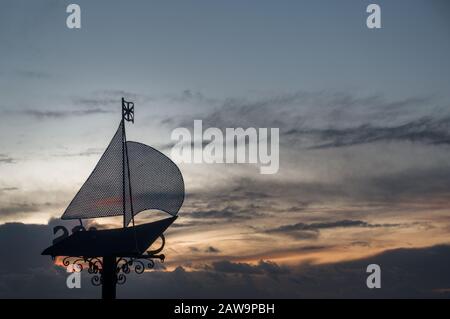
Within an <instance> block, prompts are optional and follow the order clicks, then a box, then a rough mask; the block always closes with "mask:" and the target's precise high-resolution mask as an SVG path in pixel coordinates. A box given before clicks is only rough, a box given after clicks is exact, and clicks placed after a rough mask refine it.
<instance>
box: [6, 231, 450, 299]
mask: <svg viewBox="0 0 450 319" xmlns="http://www.w3.org/2000/svg"><path fill="white" fill-rule="evenodd" d="M51 240H52V231H51V227H50V226H47V225H25V224H5V225H1V226H0V243H8V245H4V244H2V245H0V259H1V260H3V261H8V262H2V263H0V297H2V298H98V297H99V296H100V289H99V288H97V287H93V286H91V284H90V283H89V281H90V278H91V275H89V274H88V273H87V272H86V271H84V272H83V273H82V277H81V278H82V288H81V289H68V288H67V287H66V285H65V281H66V278H67V274H66V273H65V271H64V269H61V268H59V267H56V266H54V265H53V263H52V261H51V259H50V258H48V257H47V256H41V255H40V253H41V251H42V250H43V249H44V248H46V247H47V246H48V245H50V243H51ZM12 248H14V249H12ZM373 263H375V264H378V265H380V266H381V270H382V277H381V278H382V288H381V289H368V288H367V287H366V284H365V282H366V278H367V276H368V274H367V273H366V267H367V265H369V264H373ZM449 267H450V246H447V245H440V246H434V247H426V248H408V249H406V248H405V249H395V250H391V251H386V252H383V253H381V254H378V255H376V256H373V257H369V258H365V259H360V260H355V261H346V262H340V263H333V264H326V265H309V264H301V265H298V266H294V265H291V266H283V265H279V264H276V263H274V262H271V261H268V260H261V261H259V262H258V263H257V264H249V263H244V262H231V261H229V260H222V261H216V262H212V263H211V264H209V265H207V266H204V267H203V268H197V269H198V270H194V271H186V270H185V269H184V268H183V267H181V266H179V267H177V268H176V269H175V270H173V271H167V270H166V271H153V272H146V273H144V274H142V275H135V274H129V275H128V280H127V282H126V284H125V285H122V286H118V292H117V293H118V298H429V297H432V298H449V297H450V295H449V288H450V274H449V272H448V271H447V270H448V268H449Z"/></svg>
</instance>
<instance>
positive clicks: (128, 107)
mask: <svg viewBox="0 0 450 319" xmlns="http://www.w3.org/2000/svg"><path fill="white" fill-rule="evenodd" d="M125 120H126V121H128V122H129V121H131V122H132V123H134V103H133V102H127V101H125V99H124V98H123V97H122V203H123V205H122V208H123V227H124V228H125V227H127V218H126V185H125V184H126V177H125V174H128V191H129V196H130V209H131V220H132V221H133V226H134V210H133V197H132V195H131V194H132V192H131V176H130V163H129V159H128V147H127V135H126V132H125Z"/></svg>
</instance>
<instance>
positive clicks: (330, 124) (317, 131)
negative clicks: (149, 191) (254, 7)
mask: <svg viewBox="0 0 450 319" xmlns="http://www.w3.org/2000/svg"><path fill="white" fill-rule="evenodd" d="M216 104H217V103H216ZM434 104H437V102H434V101H433V100H432V99H431V98H428V97H409V98H405V99H398V100H388V99H386V98H384V97H383V96H381V95H371V96H366V97H359V96H357V95H352V94H349V93H342V92H338V93H332V92H302V91H299V92H293V93H285V94H279V95H272V96H266V97H262V98H258V99H254V100H248V99H239V98H228V99H225V100H223V101H222V102H221V104H219V105H220V106H218V107H216V108H214V109H213V111H209V112H208V113H203V114H195V113H194V114H192V115H187V116H185V117H184V118H179V119H178V122H176V121H175V119H173V118H170V119H165V120H163V121H162V124H164V125H176V126H183V127H189V126H191V125H192V121H193V120H194V119H202V120H203V125H204V127H218V128H222V129H223V128H226V127H278V128H280V133H281V142H282V143H284V144H285V145H289V146H290V147H292V146H293V145H297V146H301V147H303V148H310V149H322V148H333V147H345V146H352V145H360V144H369V143H375V142H380V141H406V142H415V143H424V144H431V145H448V144H450V114H449V112H448V110H447V111H442V107H440V106H437V105H434ZM425 106H426V108H425ZM444 109H445V107H444ZM424 110H425V111H424ZM202 112H204V110H202Z"/></svg>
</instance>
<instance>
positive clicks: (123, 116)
mask: <svg viewBox="0 0 450 319" xmlns="http://www.w3.org/2000/svg"><path fill="white" fill-rule="evenodd" d="M125 145H126V137H125V99H124V98H122V211H123V228H125V227H127V224H126V198H125Z"/></svg>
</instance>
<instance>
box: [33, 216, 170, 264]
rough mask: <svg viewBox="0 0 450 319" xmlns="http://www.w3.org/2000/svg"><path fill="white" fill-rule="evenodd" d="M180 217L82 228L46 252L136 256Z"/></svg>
mask: <svg viewBox="0 0 450 319" xmlns="http://www.w3.org/2000/svg"><path fill="white" fill-rule="evenodd" d="M176 218H177V217H176V216H175V217H171V218H166V219H162V220H158V221H156V222H152V223H147V224H143V225H138V226H134V227H127V228H119V229H104V230H89V231H78V232H75V233H73V234H72V235H70V236H68V237H66V238H64V239H62V240H61V241H59V242H57V243H55V244H53V245H52V246H50V247H48V248H47V249H45V250H44V251H43V252H42V255H49V256H52V257H56V256H74V257H81V256H82V257H87V258H90V257H99V256H116V257H132V256H139V255H142V254H143V253H144V252H145V251H146V250H147V249H148V248H149V247H150V246H151V244H153V242H155V241H156V240H157V239H158V237H159V236H161V235H162V234H163V233H164V231H165V230H166V229H167V228H168V227H169V226H170V225H171V224H172V223H173V222H174V221H175V219H176Z"/></svg>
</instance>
